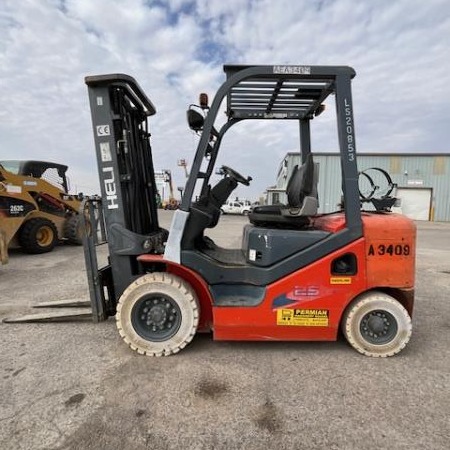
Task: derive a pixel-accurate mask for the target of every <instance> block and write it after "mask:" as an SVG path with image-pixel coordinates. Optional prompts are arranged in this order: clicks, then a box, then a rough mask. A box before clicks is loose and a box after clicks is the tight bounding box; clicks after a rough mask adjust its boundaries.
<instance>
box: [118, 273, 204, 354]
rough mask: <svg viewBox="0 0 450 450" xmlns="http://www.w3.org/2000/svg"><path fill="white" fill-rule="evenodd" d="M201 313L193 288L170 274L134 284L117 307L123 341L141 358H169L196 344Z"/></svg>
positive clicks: (145, 279)
mask: <svg viewBox="0 0 450 450" xmlns="http://www.w3.org/2000/svg"><path fill="white" fill-rule="evenodd" d="M199 315H200V310H199V306H198V300H197V296H196V294H195V291H194V290H193V289H192V287H191V286H190V285H189V284H188V283H186V281H184V280H183V279H181V278H180V277H177V276H175V275H172V274H169V273H150V274H147V275H144V276H142V277H140V278H138V279H137V280H136V281H134V282H133V283H132V284H130V285H129V286H128V287H127V288H126V289H125V291H124V293H123V294H122V296H121V297H120V299H119V302H118V304H117V313H116V325H117V328H118V330H119V333H120V335H121V336H122V338H123V340H124V341H125V342H126V343H127V344H128V345H129V347H130V348H131V349H133V350H135V351H136V352H138V353H140V354H141V355H144V354H145V355H148V356H168V355H172V354H174V353H177V352H179V351H180V350H181V349H183V348H184V347H186V345H187V344H189V342H191V341H192V339H193V337H194V335H195V333H196V331H197V327H198V321H199Z"/></svg>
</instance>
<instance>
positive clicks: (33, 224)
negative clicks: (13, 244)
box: [19, 218, 58, 254]
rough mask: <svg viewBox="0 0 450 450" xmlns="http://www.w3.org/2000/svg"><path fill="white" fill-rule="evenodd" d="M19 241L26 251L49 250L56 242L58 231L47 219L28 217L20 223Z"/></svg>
mask: <svg viewBox="0 0 450 450" xmlns="http://www.w3.org/2000/svg"><path fill="white" fill-rule="evenodd" d="M19 242H20V245H21V247H22V248H23V249H24V250H25V251H26V252H27V253H33V254H39V253H47V252H51V251H52V250H53V248H54V247H55V245H56V244H57V242H58V231H57V230H56V227H55V224H54V223H53V222H52V221H50V220H48V219H42V218H35V219H30V220H28V221H26V222H25V223H24V224H23V225H22V228H21V230H20V235H19Z"/></svg>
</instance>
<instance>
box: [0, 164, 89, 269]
mask: <svg viewBox="0 0 450 450" xmlns="http://www.w3.org/2000/svg"><path fill="white" fill-rule="evenodd" d="M66 171H67V166H65V165H62V164H56V163H51V162H44V161H0V254H1V260H2V263H6V262H7V260H8V247H9V248H18V247H20V248H22V249H23V250H24V251H26V252H28V253H45V252H49V251H51V250H52V249H53V248H54V246H55V245H56V244H57V243H58V241H60V240H66V241H68V242H69V243H71V244H77V245H81V244H82V239H81V230H82V228H81V222H80V218H79V214H78V212H79V208H80V205H81V198H80V197H79V196H75V195H70V194H68V184H67V177H66Z"/></svg>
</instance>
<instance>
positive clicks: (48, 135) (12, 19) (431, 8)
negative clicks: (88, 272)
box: [0, 0, 450, 198]
mask: <svg viewBox="0 0 450 450" xmlns="http://www.w3.org/2000/svg"><path fill="white" fill-rule="evenodd" d="M0 35H1V40H0V87H1V97H0V98H1V103H2V106H1V108H0V159H43V160H50V161H55V162H61V163H65V164H68V165H69V167H70V169H69V175H70V178H71V182H72V187H73V189H74V190H75V189H76V190H77V191H84V192H87V193H93V192H97V189H98V188H97V168H96V163H95V156H94V145H93V134H92V130H91V122H90V112H89V106H88V98H87V91H86V87H85V85H84V82H83V79H84V77H85V76H86V75H94V74H104V73H117V72H121V73H126V74H129V75H132V76H133V77H135V78H136V79H137V80H138V82H139V83H140V85H141V86H142V88H143V89H144V91H145V92H146V93H147V95H148V96H149V97H150V98H151V99H152V101H153V103H154V104H155V106H156V108H157V115H156V116H154V117H152V118H151V122H150V127H151V132H152V139H153V140H152V145H153V151H154V162H155V168H156V169H170V170H171V171H172V173H173V176H174V179H175V185H176V186H182V185H183V184H184V182H185V178H184V173H183V171H182V170H181V168H180V167H177V160H178V159H179V158H185V159H187V161H188V163H190V162H192V160H193V155H194V153H195V148H196V143H197V142H198V138H197V137H196V135H194V134H193V133H192V132H190V131H189V130H188V127H187V125H186V116H185V111H186V108H187V106H188V105H189V104H190V103H193V102H196V100H197V98H198V94H199V93H200V92H203V91H204V92H207V93H208V94H209V96H210V98H211V99H212V97H213V96H214V93H215V91H216V90H217V88H218V87H219V86H220V84H221V83H222V82H223V81H224V79H225V77H224V73H223V69H222V66H223V64H225V63H233V64H301V65H314V64H317V65H327V64H330V65H350V66H352V67H354V68H355V70H356V72H357V76H356V78H355V79H354V82H353V100H354V108H355V121H356V138H357V149H358V151H359V152H450V108H449V106H450V89H449V84H450V1H448V0H427V1H423V0H377V1H368V0H367V1H362V0H316V1H314V0H308V1H307V0H296V1H294V0H226V1H225V0H170V1H162V0H147V1H145V0H20V1H17V0H1V2H0ZM322 117H323V119H322ZM319 120H320V122H319ZM234 128H235V129H236V130H234ZM234 128H232V129H231V130H230V137H229V138H226V139H224V148H223V151H222V153H221V156H220V163H224V164H227V165H230V166H231V167H233V168H235V169H237V170H238V171H240V172H242V173H243V174H245V175H251V176H252V177H253V178H254V181H253V186H252V187H251V188H246V190H244V188H242V189H240V190H239V191H238V194H240V195H242V196H247V197H249V198H255V197H256V196H257V195H258V194H259V193H261V192H262V191H264V189H265V188H266V187H267V186H269V185H271V184H274V182H275V177H276V172H277V168H278V165H279V163H280V161H281V159H282V158H283V156H284V155H285V154H286V153H287V152H290V151H295V150H296V148H297V144H298V129H297V125H296V124H294V123H290V124H288V125H287V126H280V122H275V123H269V124H268V123H262V122H252V123H251V124H244V125H243V126H242V127H241V124H239V125H237V126H236V127H234ZM312 131H313V133H314V135H313V151H336V150H337V146H336V137H335V129H333V109H332V108H329V109H328V110H327V111H326V114H325V113H324V114H323V115H322V116H321V117H320V119H318V120H317V124H316V123H314V124H313V126H312Z"/></svg>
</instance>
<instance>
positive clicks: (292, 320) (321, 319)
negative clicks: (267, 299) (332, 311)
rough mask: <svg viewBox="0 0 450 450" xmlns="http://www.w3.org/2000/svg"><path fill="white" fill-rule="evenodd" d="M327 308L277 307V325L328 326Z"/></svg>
mask: <svg viewBox="0 0 450 450" xmlns="http://www.w3.org/2000/svg"><path fill="white" fill-rule="evenodd" d="M328 316H329V311H328V310H327V309H277V325H288V326H294V327H327V326H328Z"/></svg>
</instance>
